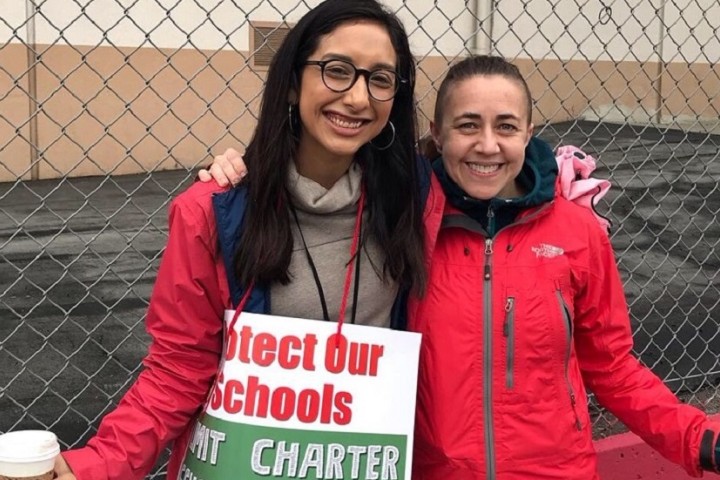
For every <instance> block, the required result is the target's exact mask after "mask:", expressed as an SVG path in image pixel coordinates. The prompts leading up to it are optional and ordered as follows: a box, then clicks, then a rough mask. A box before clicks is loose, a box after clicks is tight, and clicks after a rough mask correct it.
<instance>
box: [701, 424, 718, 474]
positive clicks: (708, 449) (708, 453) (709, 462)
mask: <svg viewBox="0 0 720 480" xmlns="http://www.w3.org/2000/svg"><path fill="white" fill-rule="evenodd" d="M700 467H702V469H703V470H707V471H710V472H718V473H720V432H713V431H712V430H705V433H703V436H702V440H701V441H700Z"/></svg>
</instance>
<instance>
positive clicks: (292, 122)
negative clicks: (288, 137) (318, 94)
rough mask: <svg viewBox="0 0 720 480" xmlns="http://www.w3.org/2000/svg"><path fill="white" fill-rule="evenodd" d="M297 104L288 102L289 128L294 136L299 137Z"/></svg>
mask: <svg viewBox="0 0 720 480" xmlns="http://www.w3.org/2000/svg"><path fill="white" fill-rule="evenodd" d="M296 107H297V105H296V104H292V103H289V104H288V128H290V133H291V134H292V136H293V137H295V138H297V129H298V120H297V114H296V111H295V110H296Z"/></svg>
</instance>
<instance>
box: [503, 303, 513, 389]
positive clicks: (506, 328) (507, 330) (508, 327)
mask: <svg viewBox="0 0 720 480" xmlns="http://www.w3.org/2000/svg"><path fill="white" fill-rule="evenodd" d="M503 335H504V336H505V339H506V344H507V362H506V363H507V365H506V368H507V370H506V372H505V386H506V387H507V388H508V389H511V388H513V384H514V376H513V371H514V364H515V298H513V297H508V299H507V302H506V303H505V322H504V323H503Z"/></svg>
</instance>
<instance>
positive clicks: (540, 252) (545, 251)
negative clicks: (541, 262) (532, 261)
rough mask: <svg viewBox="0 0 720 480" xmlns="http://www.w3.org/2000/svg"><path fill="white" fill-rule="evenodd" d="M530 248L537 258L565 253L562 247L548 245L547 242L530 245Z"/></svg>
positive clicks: (552, 256)
mask: <svg viewBox="0 0 720 480" xmlns="http://www.w3.org/2000/svg"><path fill="white" fill-rule="evenodd" d="M530 249H531V250H532V251H533V253H535V256H537V257H538V258H540V257H545V258H555V257H557V256H560V255H562V254H563V253H565V250H563V249H562V248H560V247H556V246H555V245H549V244H547V243H541V244H540V245H538V246H537V247H530Z"/></svg>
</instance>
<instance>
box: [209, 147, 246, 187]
mask: <svg viewBox="0 0 720 480" xmlns="http://www.w3.org/2000/svg"><path fill="white" fill-rule="evenodd" d="M216 165H217V166H218V167H217V169H216V170H219V171H218V172H217V174H216V172H215V171H214V170H213V168H214V167H215V166H216ZM210 173H211V174H212V176H213V178H215V180H216V181H217V180H218V177H219V176H224V177H226V178H227V180H228V181H230V182H231V183H232V184H233V185H237V184H238V183H240V181H241V180H242V179H243V177H245V175H246V174H247V167H246V166H245V162H244V161H243V158H242V155H241V154H240V152H238V151H237V150H235V149H234V148H228V149H227V150H225V153H223V154H222V155H218V156H217V157H215V161H214V162H213V165H212V167H210Z"/></svg>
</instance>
